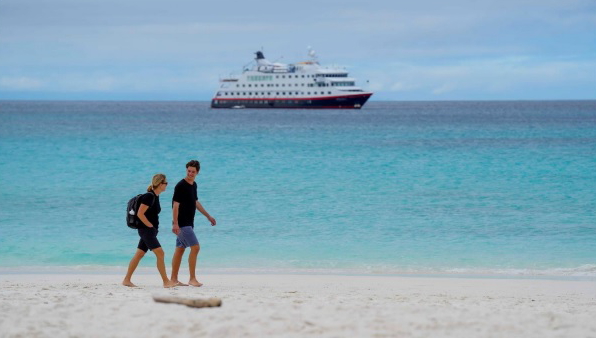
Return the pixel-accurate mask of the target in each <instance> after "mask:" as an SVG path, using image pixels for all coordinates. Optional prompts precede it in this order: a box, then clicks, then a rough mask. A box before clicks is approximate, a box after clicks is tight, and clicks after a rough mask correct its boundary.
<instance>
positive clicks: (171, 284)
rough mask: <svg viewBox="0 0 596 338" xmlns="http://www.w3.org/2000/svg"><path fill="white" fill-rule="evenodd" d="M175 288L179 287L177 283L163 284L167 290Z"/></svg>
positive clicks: (168, 282)
mask: <svg viewBox="0 0 596 338" xmlns="http://www.w3.org/2000/svg"><path fill="white" fill-rule="evenodd" d="M175 286H178V285H176V283H174V282H172V281H171V280H169V281H167V282H165V283H163V287H164V288H166V289H167V288H173V287H175Z"/></svg>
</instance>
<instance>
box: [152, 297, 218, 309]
mask: <svg viewBox="0 0 596 338" xmlns="http://www.w3.org/2000/svg"><path fill="white" fill-rule="evenodd" d="M153 300H154V301H156V302H158V303H175V304H182V305H186V306H190V307H216V306H221V299H219V298H208V299H200V298H198V299H189V298H180V297H169V296H164V297H161V296H153Z"/></svg>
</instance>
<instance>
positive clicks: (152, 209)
mask: <svg viewBox="0 0 596 338" xmlns="http://www.w3.org/2000/svg"><path fill="white" fill-rule="evenodd" d="M153 200H155V202H154V201H153ZM140 202H141V204H145V205H146V206H148V207H149V208H148V209H147V211H145V217H147V220H148V221H149V223H151V224H153V226H154V227H155V229H157V228H158V227H159V213H160V212H161V205H160V204H159V196H156V195H155V194H154V193H153V192H148V193H146V194H144V195H143V196H141V200H140ZM139 228H149V227H148V226H146V225H145V223H143V222H141V220H139Z"/></svg>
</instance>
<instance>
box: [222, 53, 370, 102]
mask: <svg viewBox="0 0 596 338" xmlns="http://www.w3.org/2000/svg"><path fill="white" fill-rule="evenodd" d="M255 54H256V57H255V61H256V62H255V64H254V66H253V67H252V68H245V69H244V70H243V72H242V74H241V75H239V76H229V77H225V78H222V79H220V87H219V89H218V91H217V93H216V94H215V97H214V98H213V99H212V100H211V108H301V109H304V108H335V109H360V108H362V106H364V104H365V103H366V101H367V100H368V98H369V97H370V96H371V95H372V94H373V93H371V92H368V91H364V90H363V89H362V88H360V87H357V86H356V80H355V79H354V78H351V77H348V72H347V71H346V70H345V69H343V68H340V67H323V66H321V65H320V64H319V62H318V61H317V57H316V55H315V52H314V51H313V50H312V49H311V50H309V53H308V55H309V56H310V59H309V60H308V61H304V62H298V63H294V64H283V63H278V62H271V61H269V60H267V59H266V58H265V56H264V55H263V52H261V51H259V52H256V53H255Z"/></svg>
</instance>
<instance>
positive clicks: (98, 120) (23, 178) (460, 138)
mask: <svg viewBox="0 0 596 338" xmlns="http://www.w3.org/2000/svg"><path fill="white" fill-rule="evenodd" d="M0 119H1V123H0V183H1V184H0V272H2V271H4V272H11V271H30V272H39V271H55V270H75V271H104V270H110V269H116V270H118V271H123V269H124V268H125V267H126V266H127V264H128V262H129V260H130V258H131V257H132V255H133V254H134V252H135V250H136V245H137V242H138V235H137V234H136V231H134V230H131V229H129V228H128V227H127V226H126V224H125V209H126V204H127V202H128V200H129V199H130V198H131V197H132V196H134V195H136V194H139V193H142V192H144V191H145V189H146V187H147V185H148V184H149V182H150V180H151V177H152V176H153V175H154V174H156V173H164V174H166V175H167V177H168V181H169V182H170V183H171V184H170V185H169V186H168V189H167V190H166V191H165V192H164V193H163V194H162V195H161V197H160V200H161V205H162V213H161V214H160V222H161V226H160V233H159V239H160V241H161V243H162V245H163V248H164V250H165V252H166V263H167V265H168V269H169V263H170V259H171V256H172V253H173V250H174V244H175V237H174V235H173V234H172V233H171V231H170V226H169V224H170V223H171V198H172V193H173V188H174V186H175V183H176V182H178V181H179V180H180V179H182V178H183V177H184V175H185V164H186V163H187V162H188V161H189V160H191V159H198V160H199V161H200V162H201V171H200V174H199V175H198V177H197V184H198V194H199V200H200V201H201V203H202V204H203V206H204V207H205V208H206V209H207V210H208V211H209V213H210V214H211V215H212V216H214V217H215V218H216V219H217V226H215V227H211V226H210V225H209V222H208V221H207V220H206V219H205V218H204V217H203V216H202V215H201V214H200V213H198V212H197V216H196V219H195V231H196V232H197V234H198V238H199V241H200V243H201V253H200V255H199V263H198V271H199V272H248V273H251V272H252V273H261V272H276V273H332V274H388V275H401V274H405V275H409V274H416V275H435V274H437V275H453V276H462V275H465V276H469V275H473V276H509V277H513V278H525V277H528V276H529V277H546V278H549V277H554V278H559V277H577V278H592V279H594V278H596V216H595V212H596V101H512V102H501V101H499V102H484V101H477V102H476V101H466V102H375V101H372V102H369V103H368V104H367V105H365V107H364V108H363V109H362V110H251V109H232V110H214V109H210V108H209V103H208V102H85V101H72V102H45V101H0ZM152 256H153V255H148V256H146V258H144V260H143V262H142V263H141V266H142V267H143V268H146V269H147V270H148V271H151V273H156V271H155V268H154V264H155V258H154V257H152ZM184 264H185V263H183V267H185V265H184ZM182 271H184V269H183V270H182Z"/></svg>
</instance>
